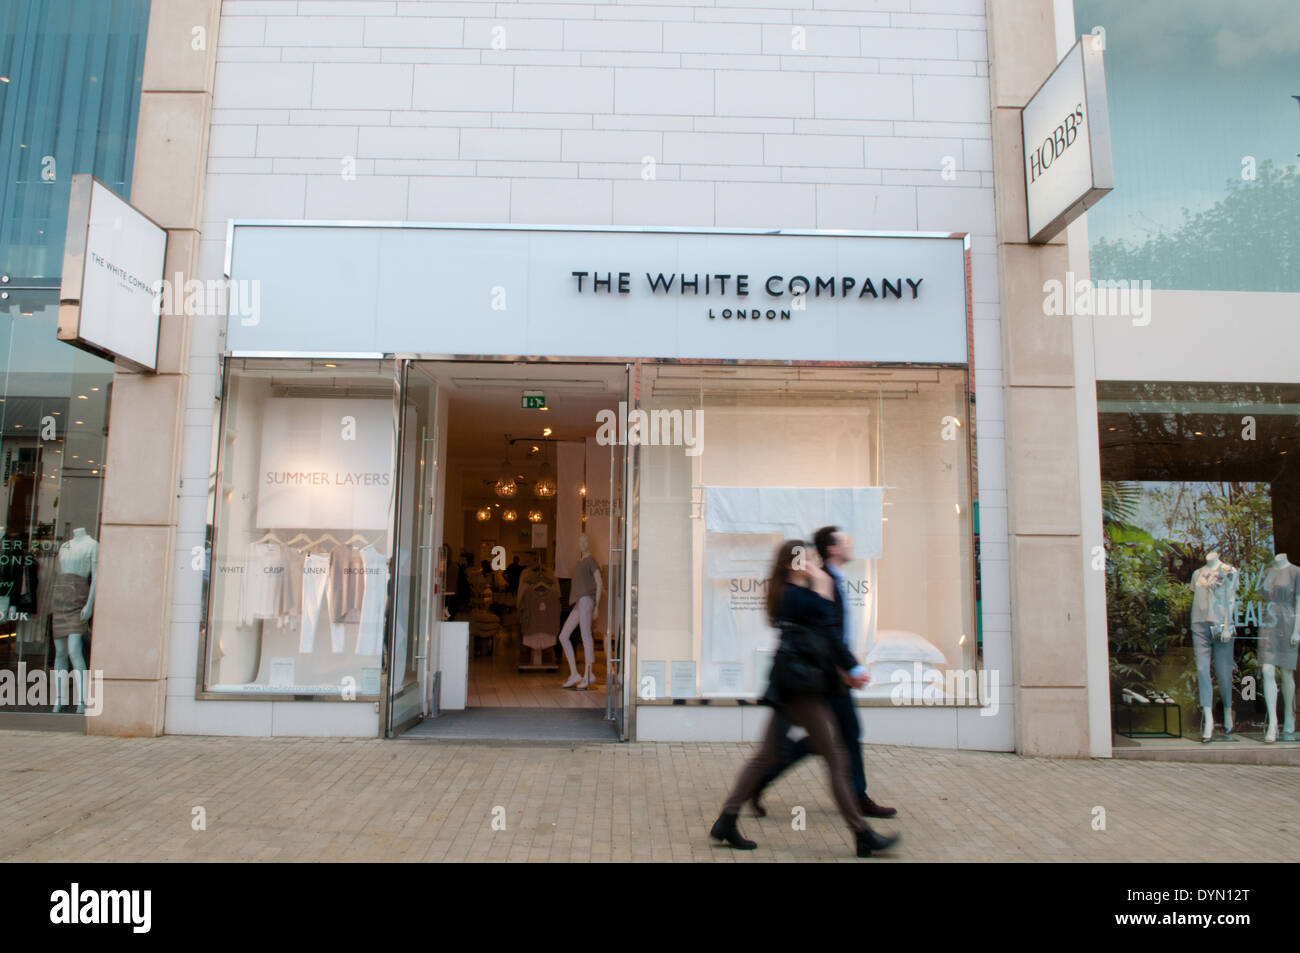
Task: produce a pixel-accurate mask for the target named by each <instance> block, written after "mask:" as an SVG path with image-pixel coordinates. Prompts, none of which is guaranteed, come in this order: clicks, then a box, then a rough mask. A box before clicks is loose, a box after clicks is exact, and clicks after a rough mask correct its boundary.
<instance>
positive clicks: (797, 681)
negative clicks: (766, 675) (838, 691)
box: [772, 621, 837, 698]
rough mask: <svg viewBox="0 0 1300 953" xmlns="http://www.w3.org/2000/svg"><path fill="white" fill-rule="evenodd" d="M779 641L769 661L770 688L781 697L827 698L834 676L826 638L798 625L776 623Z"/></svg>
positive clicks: (795, 623)
mask: <svg viewBox="0 0 1300 953" xmlns="http://www.w3.org/2000/svg"><path fill="white" fill-rule="evenodd" d="M779 627H780V629H781V641H780V643H779V644H778V646H777V649H776V657H775V658H774V659H773V660H772V687H773V688H774V689H776V691H777V693H778V694H779V695H780V696H781V697H783V698H791V697H793V696H796V695H827V694H830V693H831V692H832V691H833V686H834V681H833V680H834V679H835V678H836V677H837V675H836V670H835V663H834V661H833V660H832V659H831V657H830V655H829V653H828V652H827V651H826V647H825V639H823V638H822V637H821V636H820V635H819V634H818V633H817V632H815V631H814V630H812V629H810V628H809V627H808V626H806V625H801V624H799V623H798V622H788V621H783V622H781V623H779Z"/></svg>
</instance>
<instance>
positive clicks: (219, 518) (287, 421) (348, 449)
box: [204, 360, 395, 700]
mask: <svg viewBox="0 0 1300 953" xmlns="http://www.w3.org/2000/svg"><path fill="white" fill-rule="evenodd" d="M230 365H231V366H230V369H229V375H230V376H229V380H228V383H227V387H226V394H227V398H226V402H225V406H224V408H223V411H222V415H221V430H220V437H219V440H220V448H219V451H218V452H219V467H218V474H217V480H216V484H215V499H214V507H215V514H214V515H215V524H214V526H215V535H214V539H215V549H214V553H213V565H212V571H211V578H210V590H211V592H210V596H209V600H210V601H209V607H208V613H209V614H208V621H207V625H206V627H205V632H206V637H207V646H206V651H205V658H206V672H205V679H204V689H205V691H207V692H210V693H213V694H215V695H223V694H230V695H241V694H242V695H247V694H263V695H266V694H272V695H274V694H294V695H304V694H305V695H312V696H324V697H340V698H342V699H344V700H354V699H355V700H373V698H374V697H376V696H377V695H378V694H379V691H380V670H381V658H382V652H383V641H384V631H385V620H386V614H387V605H388V595H389V572H390V557H391V555H392V553H391V548H390V530H391V526H392V512H393V510H392V507H393V491H394V482H395V481H394V480H393V472H394V469H393V448H394V416H393V400H392V376H391V370H387V369H385V368H382V367H380V366H379V363H378V362H330V363H328V364H323V363H322V362H302V361H296V362H290V361H282V362H271V363H269V364H268V363H266V362H260V363H259V362H256V361H242V360H234V361H231V362H230Z"/></svg>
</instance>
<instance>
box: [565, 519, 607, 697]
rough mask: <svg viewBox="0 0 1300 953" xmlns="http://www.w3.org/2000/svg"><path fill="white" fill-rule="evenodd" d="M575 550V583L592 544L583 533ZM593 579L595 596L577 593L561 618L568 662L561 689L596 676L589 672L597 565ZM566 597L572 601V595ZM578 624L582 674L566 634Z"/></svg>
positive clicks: (589, 683)
mask: <svg viewBox="0 0 1300 953" xmlns="http://www.w3.org/2000/svg"><path fill="white" fill-rule="evenodd" d="M578 552H579V553H580V554H581V556H582V558H581V559H579V560H578V568H577V569H576V570H575V571H574V573H575V578H574V583H575V585H576V584H577V583H578V577H577V574H578V573H581V572H585V571H586V569H585V568H584V566H583V564H584V563H586V562H587V560H589V559H591V558H592V556H591V543H590V542H589V541H588V539H587V534H586V533H583V534H582V535H581V536H579V537H578ZM594 581H595V586H596V593H595V596H594V598H593V597H592V596H590V595H583V596H580V597H579V598H578V599H577V600H576V601H575V602H574V603H573V608H571V609H570V610H569V617H568V618H567V619H565V620H564V626H563V628H561V629H560V648H562V649H563V650H564V658H565V661H567V662H568V663H569V679H568V681H566V682H565V683H564V684H563V685H561V686H560V687H561V688H577V689H579V690H582V689H587V688H590V687H591V686H592V685H594V684H595V683H596V677H595V675H593V674H592V671H591V664H592V661H593V660H594V656H595V654H596V648H595V643H594V642H592V639H591V617H592V614H593V613H594V612H595V611H596V606H598V605H600V594H601V588H602V581H601V578H600V569H599V567H597V569H596V571H595V573H594ZM569 598H570V599H571V600H572V599H573V597H572V595H571V596H570V597H569ZM577 625H581V627H582V656H583V660H584V663H585V665H586V671H585V673H584V674H583V675H581V676H579V675H578V662H577V658H576V657H575V656H574V652H573V643H572V642H570V641H569V636H570V635H572V634H573V629H574V627H575V626H577Z"/></svg>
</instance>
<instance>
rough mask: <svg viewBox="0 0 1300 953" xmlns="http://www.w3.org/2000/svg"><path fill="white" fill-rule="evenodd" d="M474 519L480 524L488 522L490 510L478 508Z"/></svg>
mask: <svg viewBox="0 0 1300 953" xmlns="http://www.w3.org/2000/svg"><path fill="white" fill-rule="evenodd" d="M474 517H475V518H476V519H477V520H478V521H479V522H480V523H486V522H487V521H488V520H490V519H491V518H492V510H491V508H490V507H486V506H480V507H479V508H478V512H477V513H475V514H474Z"/></svg>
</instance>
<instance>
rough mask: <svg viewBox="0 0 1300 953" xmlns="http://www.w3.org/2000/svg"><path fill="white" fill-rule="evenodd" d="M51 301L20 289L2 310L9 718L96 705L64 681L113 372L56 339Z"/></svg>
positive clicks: (84, 658) (70, 670)
mask: <svg viewBox="0 0 1300 953" xmlns="http://www.w3.org/2000/svg"><path fill="white" fill-rule="evenodd" d="M57 299H58V293H57V291H52V292H31V291H18V292H13V293H11V294H10V295H9V296H8V297H7V298H6V299H5V300H4V302H3V303H2V304H3V308H2V309H0V345H2V347H0V357H2V358H3V359H2V360H0V374H2V375H3V378H2V379H0V385H2V386H0V467H3V477H2V479H0V517H2V518H3V539H2V540H0V669H3V670H7V671H8V672H12V673H13V675H12V676H11V678H12V681H10V682H9V684H10V686H11V687H13V688H15V689H16V691H15V693H14V694H13V695H12V696H6V697H5V698H4V699H3V701H2V702H0V704H3V707H4V708H5V710H9V711H15V710H16V711H50V710H52V709H56V708H57V709H58V710H61V711H70V710H75V709H79V708H82V707H83V706H85V705H86V704H87V703H89V705H90V706H91V707H92V708H93V707H94V705H95V704H96V700H95V699H94V698H93V697H90V695H89V694H87V695H85V696H82V697H77V695H75V694H74V691H75V689H74V683H72V681H71V679H72V678H73V677H74V673H77V672H83V673H84V672H88V671H89V668H90V655H91V647H92V629H93V625H94V618H93V612H94V598H93V592H94V590H93V588H92V587H93V584H94V582H95V579H96V575H97V572H98V541H97V539H96V537H97V536H98V532H99V516H100V497H101V493H102V488H103V483H104V455H105V452H106V447H107V435H108V410H109V399H110V396H111V393H112V384H113V365H112V364H111V363H110V362H108V361H103V360H100V359H99V358H97V357H93V356H92V355H90V354H87V353H85V352H84V351H80V350H77V349H76V348H72V347H69V346H68V345H66V344H62V343H60V342H59V341H58V340H56V339H55V327H56V325H57V323H58V300H57ZM83 616H84V618H83ZM35 672H60V673H65V675H66V676H67V678H64V679H58V678H55V679H49V678H46V679H36V680H33V679H32V678H31V676H32V673H35ZM20 673H21V674H22V675H23V677H21V678H20V677H19V676H20ZM81 678H82V679H83V682H82V684H87V683H86V682H85V681H84V678H85V676H84V675H83V676H81ZM37 685H40V686H41V688H40V691H39V692H37V691H36V686H37Z"/></svg>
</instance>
